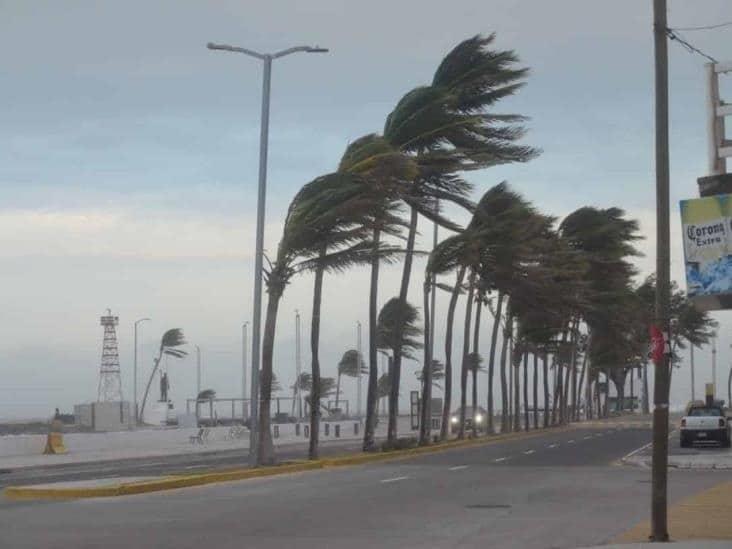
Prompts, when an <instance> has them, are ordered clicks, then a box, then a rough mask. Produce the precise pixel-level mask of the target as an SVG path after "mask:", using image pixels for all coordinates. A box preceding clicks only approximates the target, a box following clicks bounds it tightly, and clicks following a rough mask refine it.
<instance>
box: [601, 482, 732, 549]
mask: <svg viewBox="0 0 732 549" xmlns="http://www.w3.org/2000/svg"><path fill="white" fill-rule="evenodd" d="M668 528H669V535H670V536H671V539H672V540H674V541H684V542H686V541H690V540H694V541H693V543H691V544H689V545H686V544H684V545H681V544H676V545H674V547H699V548H701V547H717V546H718V545H703V544H702V543H707V542H708V541H709V540H727V541H724V542H723V543H722V545H719V547H732V482H724V483H721V484H718V485H717V486H715V487H713V488H710V489H709V490H706V491H704V492H701V493H699V494H696V495H694V496H691V497H690V498H688V499H686V500H683V501H681V502H680V503H678V504H676V505H674V506H672V507H671V508H670V509H669V511H668ZM650 531H651V524H650V521H644V522H642V523H640V524H638V525H636V526H635V527H634V528H632V529H631V530H628V531H627V532H625V533H624V534H621V535H620V536H618V537H617V538H616V539H615V540H613V541H615V542H617V543H630V542H636V543H640V542H646V541H647V540H648V534H649V532H650ZM645 545H646V544H645V543H642V544H641V545H631V546H630V547H645ZM621 547H625V546H621Z"/></svg>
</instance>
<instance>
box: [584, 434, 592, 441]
mask: <svg viewBox="0 0 732 549" xmlns="http://www.w3.org/2000/svg"><path fill="white" fill-rule="evenodd" d="M588 438H592V435H587V436H586V437H582V440H587V439H588Z"/></svg>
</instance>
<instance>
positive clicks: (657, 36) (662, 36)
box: [650, 0, 671, 542]
mask: <svg viewBox="0 0 732 549" xmlns="http://www.w3.org/2000/svg"><path fill="white" fill-rule="evenodd" d="M666 11H667V8H666V0H653V46H654V47H653V50H654V58H655V63H654V64H655V92H656V97H655V104H656V112H655V115H656V325H657V327H658V328H659V329H660V330H661V332H663V335H664V338H666V341H668V340H669V339H668V338H669V336H670V334H669V328H670V326H669V324H670V323H669V301H670V295H669V294H670V277H671V273H670V258H669V255H670V242H669V241H670V233H669V139H668V40H667V37H666V33H667V31H668V25H667V21H666ZM666 351H667V349H666V344H665V342H664V352H663V356H662V357H661V359H660V360H658V361H657V362H656V363H655V383H654V387H653V458H652V459H653V461H652V471H651V483H652V485H651V536H650V538H651V540H652V541H662V542H665V541H668V539H669V537H668V524H667V504H668V499H667V498H668V493H667V490H668V394H669V365H670V364H669V363H670V358H671V357H670V354H669V353H667V352H666Z"/></svg>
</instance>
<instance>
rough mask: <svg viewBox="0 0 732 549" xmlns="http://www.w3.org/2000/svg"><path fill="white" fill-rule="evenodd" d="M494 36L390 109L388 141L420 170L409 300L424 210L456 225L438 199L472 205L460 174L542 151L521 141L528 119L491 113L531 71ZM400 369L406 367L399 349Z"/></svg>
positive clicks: (472, 42)
mask: <svg viewBox="0 0 732 549" xmlns="http://www.w3.org/2000/svg"><path fill="white" fill-rule="evenodd" d="M494 39H495V35H490V36H486V37H484V36H480V35H478V36H474V37H472V38H470V39H467V40H464V41H463V42H461V43H460V44H458V45H457V46H456V47H455V48H454V49H453V50H452V51H451V52H449V53H448V54H447V56H446V57H445V58H444V59H443V60H442V62H441V63H440V65H439V67H438V68H437V70H436V71H435V74H434V78H433V80H432V82H431V84H430V85H428V86H421V87H417V88H415V89H413V90H411V91H410V92H408V93H407V94H406V95H404V97H402V99H401V100H400V101H399V103H398V104H397V105H396V107H395V108H394V110H393V111H392V112H391V113H390V114H389V116H388V118H387V120H386V124H385V126H384V138H385V139H386V140H387V141H388V142H389V143H390V144H391V145H392V146H393V147H394V148H396V149H398V150H400V151H403V152H406V153H408V154H410V155H413V156H414V157H415V159H416V162H417V164H418V166H419V174H418V175H417V177H416V178H415V179H414V180H413V181H412V183H411V185H409V187H408V189H407V192H406V194H405V196H404V200H405V202H406V203H407V204H408V205H409V207H410V209H411V213H410V220H409V232H408V236H407V248H406V255H405V262H404V268H403V272H402V280H401V286H400V291H399V299H400V300H401V301H402V302H406V300H407V297H408V295H407V292H408V289H409V280H410V275H411V268H412V255H413V251H414V242H415V235H416V231H417V219H418V214H422V215H424V216H425V217H427V218H428V219H432V220H434V221H436V222H438V223H440V224H441V225H443V226H445V227H447V228H450V229H452V230H455V229H457V228H458V227H456V226H455V224H454V223H452V222H450V221H449V220H448V219H446V218H444V217H443V216H441V215H440V214H439V210H437V209H436V208H434V204H435V203H436V201H439V200H446V201H448V202H453V203H455V204H458V205H461V206H464V207H467V208H468V209H470V208H471V204H470V203H469V201H468V200H467V198H468V195H469V192H470V190H471V186H470V185H469V184H468V183H467V182H465V181H463V180H462V179H461V178H459V177H458V176H457V173H459V172H461V171H465V170H475V169H481V168H485V167H489V166H494V165H497V164H504V163H510V162H525V161H528V160H530V159H531V158H533V157H535V156H536V155H537V153H538V151H537V150H535V149H532V148H530V147H526V146H523V145H519V144H517V142H518V141H519V140H520V139H521V138H522V137H523V135H524V129H523V128H522V127H521V126H520V125H519V124H520V123H521V122H523V121H524V120H525V119H524V118H523V117H521V116H518V115H499V114H496V113H494V112H489V111H490V110H491V109H492V108H493V107H494V106H495V105H496V103H497V102H498V101H500V100H501V99H503V98H505V97H508V96H510V95H513V94H514V93H515V92H516V91H518V89H519V88H521V87H522V86H523V83H524V79H525V77H526V75H527V74H528V70H527V69H525V68H519V67H517V64H518V58H517V56H516V54H515V53H514V52H513V51H501V50H494V49H491V47H492V45H493V42H494ZM393 354H394V370H395V372H397V374H398V373H399V372H400V370H401V354H400V353H399V349H394V350H393Z"/></svg>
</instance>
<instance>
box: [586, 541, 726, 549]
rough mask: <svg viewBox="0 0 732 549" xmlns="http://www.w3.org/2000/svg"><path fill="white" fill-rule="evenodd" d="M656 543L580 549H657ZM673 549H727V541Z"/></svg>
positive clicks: (688, 543) (683, 544)
mask: <svg viewBox="0 0 732 549" xmlns="http://www.w3.org/2000/svg"><path fill="white" fill-rule="evenodd" d="M658 547H659V545H658V544H657V543H650V542H646V543H623V544H620V545H595V546H594V547H584V548H581V549H651V548H653V549H658ZM672 547H673V549H729V548H730V543H729V542H728V541H714V540H704V539H697V540H694V541H678V542H674V544H673V546H672Z"/></svg>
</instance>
